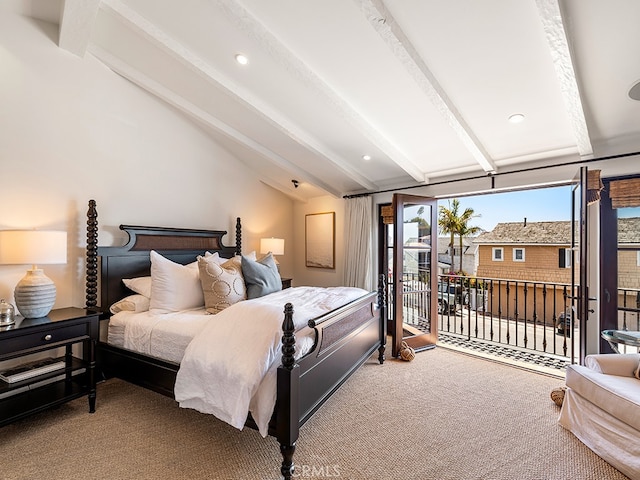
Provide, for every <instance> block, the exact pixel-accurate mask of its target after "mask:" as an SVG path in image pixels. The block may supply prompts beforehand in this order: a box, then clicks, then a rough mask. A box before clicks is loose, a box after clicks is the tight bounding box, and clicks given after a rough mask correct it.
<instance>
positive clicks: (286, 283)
mask: <svg viewBox="0 0 640 480" xmlns="http://www.w3.org/2000/svg"><path fill="white" fill-rule="evenodd" d="M281 280H282V289H283V290H284V289H285V288H291V280H292V279H291V278H282V279H281Z"/></svg>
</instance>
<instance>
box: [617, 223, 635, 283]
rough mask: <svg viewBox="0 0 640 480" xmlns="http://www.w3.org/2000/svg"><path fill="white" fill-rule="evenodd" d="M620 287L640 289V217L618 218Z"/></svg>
mask: <svg viewBox="0 0 640 480" xmlns="http://www.w3.org/2000/svg"><path fill="white" fill-rule="evenodd" d="M618 288H621V289H628V288H632V289H640V217H634V218H619V219H618Z"/></svg>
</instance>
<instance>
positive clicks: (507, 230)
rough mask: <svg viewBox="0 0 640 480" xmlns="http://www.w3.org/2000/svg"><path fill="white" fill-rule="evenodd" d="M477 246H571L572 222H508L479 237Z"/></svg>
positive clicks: (476, 241)
mask: <svg viewBox="0 0 640 480" xmlns="http://www.w3.org/2000/svg"><path fill="white" fill-rule="evenodd" d="M474 242H475V243H477V244H490V245H497V244H505V243H507V244H511V243H517V244H523V245H569V244H570V243H571V222H570V221H556V222H508V223H498V224H497V225H496V226H495V228H494V229H493V230H492V231H490V232H484V233H481V234H480V235H478V237H477V238H476V239H475V240H474Z"/></svg>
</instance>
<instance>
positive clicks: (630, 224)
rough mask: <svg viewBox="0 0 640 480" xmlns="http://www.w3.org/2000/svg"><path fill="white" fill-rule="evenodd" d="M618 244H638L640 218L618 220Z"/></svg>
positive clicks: (639, 241)
mask: <svg viewBox="0 0 640 480" xmlns="http://www.w3.org/2000/svg"><path fill="white" fill-rule="evenodd" d="M618 243H638V244H640V217H632V218H619V219H618Z"/></svg>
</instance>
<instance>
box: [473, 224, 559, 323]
mask: <svg viewBox="0 0 640 480" xmlns="http://www.w3.org/2000/svg"><path fill="white" fill-rule="evenodd" d="M474 243H475V244H476V245H477V246H478V269H477V272H476V277H477V278H478V279H490V280H493V281H488V282H487V283H486V284H487V285H488V286H489V287H491V292H490V295H488V299H487V301H486V309H487V310H488V311H490V312H492V313H493V314H499V315H501V316H503V317H509V318H520V319H522V318H527V319H528V320H532V319H534V318H535V319H537V320H538V321H541V322H544V323H546V324H554V323H555V322H556V320H557V317H558V316H559V315H560V313H562V312H564V311H567V310H568V307H569V305H570V300H569V296H570V291H569V289H570V284H571V263H572V256H571V249H570V247H571V222H569V221H556V222H527V221H526V219H525V220H524V221H523V222H510V223H499V224H497V225H496V227H495V228H494V229H493V230H492V231H490V232H484V233H482V234H480V235H478V237H477V238H475V239H474ZM498 279H500V280H501V281H500V282H497V280H498ZM504 280H510V282H505V281H504Z"/></svg>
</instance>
